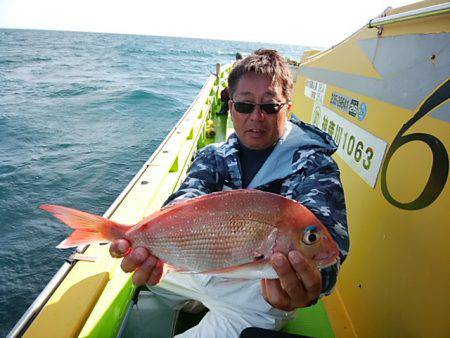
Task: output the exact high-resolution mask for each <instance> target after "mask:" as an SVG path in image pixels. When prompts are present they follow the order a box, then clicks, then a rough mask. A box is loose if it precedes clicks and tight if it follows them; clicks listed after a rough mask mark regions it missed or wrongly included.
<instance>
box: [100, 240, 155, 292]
mask: <svg viewBox="0 0 450 338" xmlns="http://www.w3.org/2000/svg"><path fill="white" fill-rule="evenodd" d="M109 253H110V254H111V256H113V257H115V258H121V257H124V259H123V260H122V263H121V265H120V267H121V268H122V270H123V271H125V272H133V271H135V273H134V275H133V284H134V285H136V286H139V285H144V284H151V285H155V284H157V283H158V282H159V280H160V279H161V276H162V271H163V263H162V262H161V261H160V260H159V259H158V258H156V257H155V256H153V255H151V254H150V253H149V252H148V250H147V249H145V248H142V247H138V248H135V249H133V248H131V245H130V242H128V241H127V240H126V239H118V240H115V241H114V242H112V243H111V246H110V247H109Z"/></svg>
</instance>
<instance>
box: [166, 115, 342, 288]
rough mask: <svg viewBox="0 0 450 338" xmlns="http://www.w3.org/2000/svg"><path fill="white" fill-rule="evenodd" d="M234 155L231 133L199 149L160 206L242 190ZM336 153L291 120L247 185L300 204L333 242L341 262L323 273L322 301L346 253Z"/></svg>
mask: <svg viewBox="0 0 450 338" xmlns="http://www.w3.org/2000/svg"><path fill="white" fill-rule="evenodd" d="M238 151H239V148H238V140H237V136H236V134H232V135H230V137H229V138H228V140H227V141H226V142H223V143H216V144H211V145H209V146H207V147H205V148H203V149H202V150H201V151H200V152H199V153H198V155H197V156H196V158H195V159H194V162H193V163H192V166H191V167H190V170H189V172H188V174H187V177H186V179H185V180H184V182H183V183H182V184H181V186H180V188H179V189H178V191H176V192H175V193H174V194H173V195H171V196H170V197H169V199H168V200H167V201H166V203H165V204H172V203H175V202H178V201H180V200H184V199H190V198H194V197H197V196H200V195H203V194H208V193H211V192H214V191H222V190H228V189H241V188H242V183H241V170H240V165H239V156H238ZM335 151H336V145H335V143H334V141H333V140H332V139H331V137H330V136H329V135H328V134H326V133H323V132H322V131H320V130H319V129H317V128H315V127H314V126H312V125H309V124H306V123H303V122H300V121H298V120H297V119H295V118H294V119H292V120H291V121H290V122H288V123H287V125H286V130H285V133H284V135H283V137H282V138H281V139H280V140H279V141H278V143H277V145H276V146H275V148H274V150H273V151H272V153H271V154H270V156H269V157H268V158H267V160H266V161H265V162H264V164H263V166H262V167H261V169H260V170H259V171H258V173H257V174H256V175H255V177H254V178H253V180H252V181H251V182H250V184H249V186H248V188H253V189H259V190H263V191H270V192H273V193H278V194H281V195H283V196H285V197H288V198H290V199H293V200H296V201H298V202H300V203H302V204H303V205H304V206H306V207H307V208H308V209H309V210H311V211H312V212H313V213H314V214H315V215H316V217H317V218H318V219H319V220H321V222H322V223H323V224H324V225H325V226H326V227H327V228H328V230H329V231H330V233H331V235H332V236H333V237H334V239H335V241H336V242H337V244H338V246H339V252H340V254H339V256H340V262H338V263H336V264H335V265H332V266H330V267H328V268H325V269H322V271H321V273H322V284H323V287H322V295H321V296H324V295H328V294H330V293H331V291H332V290H333V288H334V285H335V284H336V279H337V274H338V270H339V267H340V264H342V262H343V261H344V260H345V258H346V256H347V253H348V249H349V236H348V228H347V216H346V209H345V201H344V192H343V189H342V184H341V181H340V179H339V176H340V173H339V169H338V167H337V165H336V163H335V162H334V160H333V159H332V158H331V154H333V153H334V152H335Z"/></svg>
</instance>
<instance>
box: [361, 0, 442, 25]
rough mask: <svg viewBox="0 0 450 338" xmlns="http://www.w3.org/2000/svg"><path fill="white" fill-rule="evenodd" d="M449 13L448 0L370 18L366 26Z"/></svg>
mask: <svg viewBox="0 0 450 338" xmlns="http://www.w3.org/2000/svg"><path fill="white" fill-rule="evenodd" d="M447 13H450V2H446V3H443V4H439V5H433V6H428V7H424V8H419V9H414V10H411V11H407V12H403V13H397V14H392V15H388V16H383V17H378V18H374V19H371V20H370V21H369V23H368V24H367V27H368V28H379V27H381V26H386V25H390V24H393V23H398V22H403V21H408V20H414V19H421V18H428V17H430V16H435V15H441V14H447Z"/></svg>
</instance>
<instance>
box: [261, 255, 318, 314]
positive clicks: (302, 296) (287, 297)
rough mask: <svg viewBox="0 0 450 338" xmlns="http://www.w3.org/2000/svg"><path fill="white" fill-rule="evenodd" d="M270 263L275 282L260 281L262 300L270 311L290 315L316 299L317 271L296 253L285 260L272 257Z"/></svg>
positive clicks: (280, 256)
mask: <svg viewBox="0 0 450 338" xmlns="http://www.w3.org/2000/svg"><path fill="white" fill-rule="evenodd" d="M271 263H272V266H273V268H274V269H275V271H276V272H277V274H278V277H279V279H263V280H262V281H261V289H262V295H263V297H264V299H265V300H266V301H267V302H268V303H269V304H271V305H272V306H273V307H275V308H277V309H280V310H284V311H292V310H294V309H296V308H299V307H306V306H309V305H310V304H311V302H312V301H314V300H316V299H317V298H318V297H319V295H320V292H321V291H322V276H321V274H320V271H319V269H317V268H316V267H315V266H313V265H311V264H310V263H309V262H308V261H307V260H306V259H305V258H304V256H303V255H302V254H301V253H300V252H298V251H291V252H289V255H288V257H286V256H285V255H283V254H281V253H275V254H273V255H272V257H271Z"/></svg>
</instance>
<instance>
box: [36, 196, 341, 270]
mask: <svg viewBox="0 0 450 338" xmlns="http://www.w3.org/2000/svg"><path fill="white" fill-rule="evenodd" d="M41 208H42V209H44V210H46V211H49V212H51V213H52V214H53V216H55V217H56V218H58V219H59V220H61V221H62V222H64V223H66V224H67V225H68V226H70V227H71V228H73V229H75V231H74V232H73V233H72V234H71V235H70V236H69V237H68V238H67V239H65V240H64V241H63V242H61V244H59V246H58V247H59V248H68V247H73V246H78V245H82V244H90V243H95V242H105V241H113V240H115V239H118V238H126V239H128V240H129V241H130V242H131V243H132V246H133V247H137V246H143V247H146V248H147V249H148V250H149V251H150V252H151V253H152V254H153V255H155V256H156V257H158V258H159V259H161V260H162V261H164V262H165V263H167V264H168V265H170V266H173V267H174V268H175V269H177V270H180V271H186V272H195V273H209V274H221V275H223V276H228V277H239V278H276V277H277V276H276V273H275V272H274V271H273V270H272V268H271V266H270V262H269V260H270V256H271V255H272V254H273V253H274V252H282V253H284V254H287V253H288V252H289V251H291V250H298V251H300V252H302V254H303V255H304V256H305V257H306V258H307V259H308V260H310V261H311V262H313V264H315V265H316V266H318V267H319V268H320V267H326V266H329V265H331V264H334V263H335V262H336V260H337V258H338V246H337V244H336V242H335V241H334V240H333V238H332V237H331V235H330V233H329V232H328V230H327V228H326V227H325V226H324V225H323V224H322V223H321V222H320V221H319V220H318V219H317V218H316V217H315V216H314V214H313V213H312V212H310V211H309V210H308V209H307V208H305V207H304V206H303V205H301V204H299V203H298V202H295V201H293V200H291V199H288V198H285V197H283V196H280V195H277V194H272V193H268V192H262V191H259V190H250V189H242V190H230V191H226V192H216V193H212V194H209V195H203V196H200V197H197V198H193V199H190V200H186V201H182V202H179V203H176V204H174V205H172V206H169V207H167V208H164V209H162V210H160V211H158V212H155V213H153V214H152V215H150V216H148V217H147V218H145V219H144V220H142V221H141V222H139V223H138V224H136V225H134V226H131V227H130V226H126V225H122V224H118V223H116V222H114V221H111V220H109V219H106V218H103V217H100V216H96V215H92V214H88V213H86V212H83V211H78V210H75V209H70V208H66V207H63V206H57V205H42V206H41Z"/></svg>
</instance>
